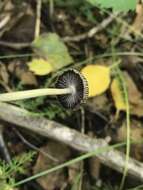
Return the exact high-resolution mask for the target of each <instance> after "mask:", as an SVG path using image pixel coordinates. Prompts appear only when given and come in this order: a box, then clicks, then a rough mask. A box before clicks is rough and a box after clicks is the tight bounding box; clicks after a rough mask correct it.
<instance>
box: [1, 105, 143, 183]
mask: <svg viewBox="0 0 143 190" xmlns="http://www.w3.org/2000/svg"><path fill="white" fill-rule="evenodd" d="M0 118H1V119H2V120H4V121H7V122H10V123H13V124H15V125H17V126H19V127H22V128H25V129H28V130H31V131H33V132H36V133H38V134H41V135H43V136H45V137H49V138H52V139H55V140H58V141H60V142H63V143H65V144H67V145H69V146H70V147H73V148H74V149H76V150H79V151H82V152H91V151H95V150H96V149H100V148H103V147H105V146H107V145H108V144H107V142H106V141H105V140H104V139H93V138H90V137H88V136H87V135H83V134H81V133H79V132H78V131H76V130H73V129H70V128H68V127H66V126H63V125H61V124H59V123H57V122H55V121H51V120H48V119H45V118H43V117H38V116H35V115H34V114H31V113H30V112H28V111H26V110H24V109H21V108H18V107H16V106H13V105H10V104H7V103H0ZM97 157H98V158H99V159H100V160H101V162H102V163H104V164H105V165H107V166H109V167H111V168H113V169H115V170H117V171H119V172H122V171H123V169H124V164H125V154H124V153H122V152H119V151H117V150H110V151H106V152H104V153H102V154H99V155H97ZM128 173H129V174H130V175H132V176H134V177H137V178H138V179H140V180H141V181H143V164H142V163H141V162H139V161H136V160H134V159H132V158H130V159H129V163H128Z"/></svg>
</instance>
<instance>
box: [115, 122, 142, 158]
mask: <svg viewBox="0 0 143 190" xmlns="http://www.w3.org/2000/svg"><path fill="white" fill-rule="evenodd" d="M126 138H127V127H126V122H125V121H124V122H123V124H122V126H121V127H120V128H119V129H118V131H117V134H116V136H115V141H116V142H124V141H126ZM130 138H131V140H132V141H138V142H139V141H140V142H142V139H143V128H142V124H141V122H140V121H138V120H131V126H130ZM131 156H133V157H134V158H136V159H138V160H142V159H143V145H142V143H139V144H136V143H135V144H132V146H131Z"/></svg>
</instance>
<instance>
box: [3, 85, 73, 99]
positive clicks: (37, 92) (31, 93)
mask: <svg viewBox="0 0 143 190" xmlns="http://www.w3.org/2000/svg"><path fill="white" fill-rule="evenodd" d="M70 93H72V89H71V88H63V89H60V88H59V89H58V88H42V89H33V90H24V91H19V92H8V93H3V94H0V101H1V102H9V101H15V100H23V99H28V98H35V97H39V96H45V95H62V94H70Z"/></svg>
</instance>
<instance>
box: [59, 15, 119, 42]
mask: <svg viewBox="0 0 143 190" xmlns="http://www.w3.org/2000/svg"><path fill="white" fill-rule="evenodd" d="M118 14H119V13H115V14H112V15H110V16H109V17H107V18H106V19H104V20H103V21H102V22H101V24H99V25H98V26H95V27H93V28H91V29H90V30H89V31H88V32H85V33H83V34H79V35H76V36H67V37H65V38H63V41H65V42H69V41H75V42H78V41H81V40H84V39H86V38H92V37H93V36H94V35H95V34H96V33H97V32H99V31H101V30H103V29H104V28H106V27H107V26H108V25H109V24H110V23H111V22H112V21H113V20H114V18H115V17H116V16H117V15H118Z"/></svg>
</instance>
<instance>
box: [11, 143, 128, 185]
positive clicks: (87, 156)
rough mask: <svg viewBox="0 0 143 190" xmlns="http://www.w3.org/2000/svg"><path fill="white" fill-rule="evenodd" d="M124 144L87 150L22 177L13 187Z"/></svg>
mask: <svg viewBox="0 0 143 190" xmlns="http://www.w3.org/2000/svg"><path fill="white" fill-rule="evenodd" d="M125 145H126V142H122V143H119V144H116V145H112V146H106V147H103V148H101V149H98V150H95V151H93V152H89V153H87V154H84V155H82V156H80V157H77V158H75V159H72V160H70V161H68V162H65V163H63V164H61V165H58V166H55V167H53V168H51V169H48V170H45V171H43V172H40V173H38V174H36V175H33V176H31V177H28V178H26V179H24V180H21V181H19V182H17V183H15V185H14V187H17V186H19V185H22V184H24V183H27V182H29V181H31V180H34V179H37V178H39V177H42V176H44V175H47V174H49V173H52V172H54V171H57V170H59V169H62V168H64V167H67V166H69V165H71V164H75V163H77V162H79V161H81V160H84V159H87V158H89V157H92V156H95V155H97V154H101V153H103V152H105V151H109V150H112V149H113V148H119V147H121V146H125Z"/></svg>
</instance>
